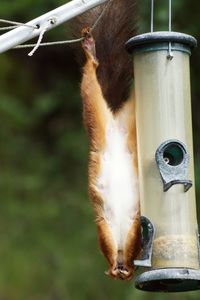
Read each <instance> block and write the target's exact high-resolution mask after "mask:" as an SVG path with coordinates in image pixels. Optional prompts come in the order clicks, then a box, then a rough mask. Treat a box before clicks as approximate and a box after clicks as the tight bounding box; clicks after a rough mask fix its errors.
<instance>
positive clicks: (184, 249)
mask: <svg viewBox="0 0 200 300" xmlns="http://www.w3.org/2000/svg"><path fill="white" fill-rule="evenodd" d="M153 35H154V36H156V34H153ZM171 35H173V34H171ZM185 36H186V35H185ZM191 38H192V37H190V40H187V36H186V38H185V40H184V39H183V40H184V43H182V40H181V39H179V38H177V40H176V38H174V40H173V39H172V40H173V42H172V43H171V45H170V46H171V47H172V54H173V58H172V57H171V59H170V58H169V43H168V41H167V40H166V41H165V40H164V41H163V39H161V38H160V39H159V38H158V39H156V38H153V41H152V40H151V38H149V39H147V41H146V42H145V43H143V42H144V41H143V42H141V41H140V43H138V44H137V42H136V46H135V45H134V42H133V45H132V49H131V51H132V52H133V57H134V78H135V93H136V120H137V143H138V164H139V185H140V201H141V214H142V215H144V216H145V217H147V218H149V219H150V220H151V222H152V223H153V225H154V226H155V238H154V241H153V253H152V268H153V269H154V268H168V267H172V268H174V267H176V268H179V267H180V268H193V269H199V250H198V233H197V217H196V201H195V185H194V163H193V139H192V118H191V96H190V66H189V58H190V50H191V46H193V45H192V42H191ZM194 40H195V39H194ZM193 43H194V41H193ZM129 46H130V43H129ZM129 51H130V49H129ZM171 140H177V141H180V142H181V143H183V144H184V145H185V147H186V149H187V153H188V154H189V163H188V179H190V180H191V181H192V187H191V188H190V189H189V190H188V191H184V186H183V185H182V184H174V185H173V186H171V187H170V188H169V189H168V190H167V191H164V190H163V180H162V178H161V175H160V172H159V169H158V166H157V164H156V160H155V153H156V150H157V149H158V147H159V146H160V145H161V144H162V143H164V142H166V141H171ZM173 150H175V152H176V149H173V147H172V155H173ZM169 152H170V151H169ZM166 153H167V151H166ZM166 155H167V154H166ZM169 155H170V154H169ZM175 155H176V153H175ZM163 159H164V160H165V162H166V164H168V163H169V160H168V158H165V157H163ZM177 164H179V161H177ZM172 167H173V166H172Z"/></svg>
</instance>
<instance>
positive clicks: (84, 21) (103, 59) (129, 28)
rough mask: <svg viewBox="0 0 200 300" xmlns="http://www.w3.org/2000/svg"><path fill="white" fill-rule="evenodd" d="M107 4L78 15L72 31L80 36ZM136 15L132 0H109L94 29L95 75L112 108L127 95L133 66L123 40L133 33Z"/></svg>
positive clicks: (116, 107)
mask: <svg viewBox="0 0 200 300" xmlns="http://www.w3.org/2000/svg"><path fill="white" fill-rule="evenodd" d="M106 5H107V3H106V4H103V5H101V6H98V7H96V8H94V9H92V10H90V11H89V12H87V13H85V14H83V15H81V16H79V17H77V18H76V19H75V20H74V22H73V30H74V32H75V34H76V35H77V36H80V33H81V30H82V29H83V28H84V27H92V26H93V24H94V23H95V21H96V20H97V18H98V16H99V15H100V14H101V12H102V10H103V9H104V7H105V6H106ZM136 19H137V13H136V1H135V0H112V1H111V2H110V3H109V5H108V6H107V8H106V10H105V12H104V13H103V15H102V18H101V19H100V21H99V23H98V24H97V26H96V27H95V29H94V31H93V36H94V39H95V41H96V52H97V59H98V61H99V68H98V70H97V76H98V80H99V83H100V85H101V87H102V91H103V94H104V97H105V99H106V101H107V102H108V104H109V106H110V107H111V108H112V110H117V109H118V108H119V107H120V106H121V105H122V103H123V102H124V101H125V100H126V99H127V98H128V95H129V89H130V85H131V81H132V76H133V71H132V69H133V67H132V59H131V57H130V55H129V54H128V53H127V52H126V49H125V42H126V41H127V40H128V39H129V38H130V37H132V36H134V35H135V34H136V21H137V20H136Z"/></svg>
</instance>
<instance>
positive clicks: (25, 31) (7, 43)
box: [0, 0, 108, 53]
mask: <svg viewBox="0 0 200 300" xmlns="http://www.w3.org/2000/svg"><path fill="white" fill-rule="evenodd" d="M106 1H108V0H73V1H71V2H69V3H67V4H64V5H62V6H60V7H58V8H56V9H54V10H52V11H50V12H48V13H46V14H44V15H42V16H40V17H38V18H36V19H34V20H32V21H30V22H28V23H27V24H29V25H32V26H37V28H35V29H34V28H29V27H25V26H20V27H19V28H16V29H14V30H11V31H9V32H7V33H5V34H3V35H1V36H0V53H3V52H5V51H7V50H9V49H12V48H14V47H15V46H17V45H20V44H22V43H24V42H26V41H28V40H30V39H32V38H34V37H36V36H38V35H39V34H40V33H41V31H42V30H44V27H45V28H46V30H47V31H48V30H50V29H52V28H54V27H56V26H58V25H60V24H62V23H64V22H66V21H68V20H70V19H72V18H74V17H76V16H78V15H80V14H82V13H84V12H86V11H87V10H90V9H91V8H93V7H95V6H98V5H100V4H102V3H104V2H106Z"/></svg>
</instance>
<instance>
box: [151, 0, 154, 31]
mask: <svg viewBox="0 0 200 300" xmlns="http://www.w3.org/2000/svg"><path fill="white" fill-rule="evenodd" d="M153 21H154V0H151V32H153V30H154V26H153V25H154V24H153Z"/></svg>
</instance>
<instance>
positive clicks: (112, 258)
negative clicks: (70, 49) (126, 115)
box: [81, 29, 118, 269]
mask: <svg viewBox="0 0 200 300" xmlns="http://www.w3.org/2000/svg"><path fill="white" fill-rule="evenodd" d="M83 34H85V39H84V41H83V43H82V47H83V49H84V52H85V55H86V59H87V61H86V64H85V66H84V68H83V77H82V82H81V96H82V99H83V117H84V123H85V127H86V129H87V131H88V135H89V139H90V155H89V194H90V198H91V200H92V202H93V206H94V210H95V214H96V224H97V229H98V237H99V244H100V247H101V250H102V252H103V254H104V256H105V258H106V259H107V261H108V263H109V265H110V268H111V269H114V268H115V267H116V264H117V255H118V252H117V247H116V245H115V243H114V240H113V237H112V234H111V231H110V228H109V225H108V224H107V222H106V220H105V218H104V199H103V198H102V196H101V195H100V194H99V192H98V191H97V190H96V181H97V177H98V176H99V172H100V168H101V162H100V160H101V155H102V152H103V150H104V149H105V146H106V145H105V143H106V127H107V124H108V122H109V121H110V120H111V119H112V118H113V116H112V113H111V111H110V110H109V108H108V106H107V103H106V101H105V99H104V97H103V94H102V90H101V87H100V85H99V82H98V80H97V75H96V69H97V67H98V61H97V59H96V53H95V42H94V39H93V37H92V36H91V35H90V33H89V31H88V29H85V30H84V32H83Z"/></svg>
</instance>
